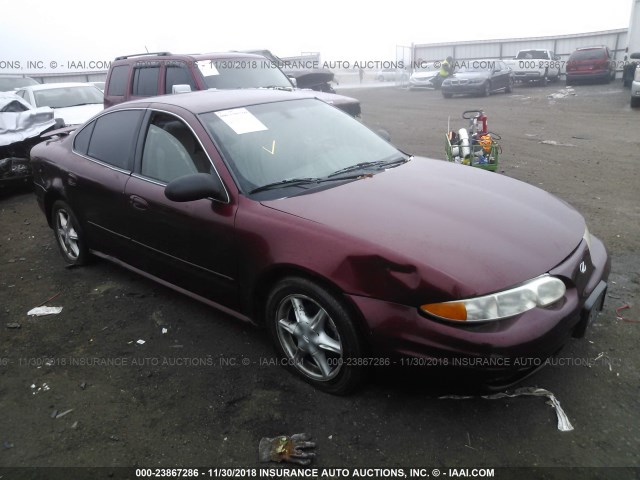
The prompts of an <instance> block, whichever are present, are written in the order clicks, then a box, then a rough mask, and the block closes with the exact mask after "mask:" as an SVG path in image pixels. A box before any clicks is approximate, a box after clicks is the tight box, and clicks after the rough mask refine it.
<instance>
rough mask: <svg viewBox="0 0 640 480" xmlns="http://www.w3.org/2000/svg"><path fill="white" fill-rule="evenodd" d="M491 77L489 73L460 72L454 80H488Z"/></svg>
mask: <svg viewBox="0 0 640 480" xmlns="http://www.w3.org/2000/svg"><path fill="white" fill-rule="evenodd" d="M489 77H491V74H490V73H489V72H460V73H454V74H453V78H457V79H459V80H474V79H480V80H486V79H487V78H489Z"/></svg>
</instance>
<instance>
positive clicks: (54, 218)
mask: <svg viewBox="0 0 640 480" xmlns="http://www.w3.org/2000/svg"><path fill="white" fill-rule="evenodd" d="M51 225H53V231H54V234H55V236H56V243H57V244H58V248H59V249H60V253H61V254H62V258H64V261H65V262H66V263H67V264H68V265H74V266H75V265H85V264H86V263H87V261H88V258H89V250H88V249H87V244H86V240H85V237H84V232H83V231H82V227H81V226H80V222H78V218H77V217H76V216H75V214H74V213H73V211H72V210H71V207H69V205H68V204H67V203H66V202H64V201H62V200H58V201H56V202H55V203H54V204H53V207H52V208H51Z"/></svg>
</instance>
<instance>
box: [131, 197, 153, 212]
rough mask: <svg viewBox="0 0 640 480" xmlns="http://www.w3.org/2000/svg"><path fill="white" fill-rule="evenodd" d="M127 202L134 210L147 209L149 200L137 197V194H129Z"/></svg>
mask: <svg viewBox="0 0 640 480" xmlns="http://www.w3.org/2000/svg"><path fill="white" fill-rule="evenodd" d="M129 203H130V204H131V206H132V207H133V208H135V209H136V210H147V209H148V208H149V202H147V201H146V200H145V199H144V198H142V197H139V196H138V195H130V196H129Z"/></svg>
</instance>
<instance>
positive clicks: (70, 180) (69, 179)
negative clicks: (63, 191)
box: [67, 173, 78, 187]
mask: <svg viewBox="0 0 640 480" xmlns="http://www.w3.org/2000/svg"><path fill="white" fill-rule="evenodd" d="M67 183H68V184H69V186H70V187H75V186H76V185H77V184H78V177H77V176H76V175H74V174H73V173H70V174H69V175H68V176H67Z"/></svg>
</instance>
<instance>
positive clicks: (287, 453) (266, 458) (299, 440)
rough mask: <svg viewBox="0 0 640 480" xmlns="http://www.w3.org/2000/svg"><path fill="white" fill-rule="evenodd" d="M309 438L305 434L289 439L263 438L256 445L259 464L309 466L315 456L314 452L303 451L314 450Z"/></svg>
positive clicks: (283, 436) (282, 437) (281, 437)
mask: <svg viewBox="0 0 640 480" xmlns="http://www.w3.org/2000/svg"><path fill="white" fill-rule="evenodd" d="M309 440H311V436H310V435H308V434H306V433H296V434H294V435H291V436H290V437H288V436H286V435H279V436H277V437H275V438H267V437H264V438H262V439H260V444H259V445H258V457H259V459H260V461H261V462H289V463H297V464H299V465H309V464H310V463H311V459H312V458H313V457H315V456H316V454H315V453H314V452H305V451H304V450H303V449H307V448H315V446H316V444H315V442H310V441H309Z"/></svg>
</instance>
